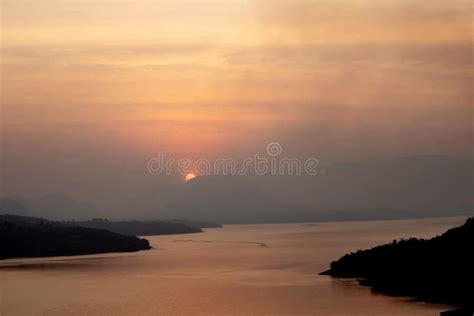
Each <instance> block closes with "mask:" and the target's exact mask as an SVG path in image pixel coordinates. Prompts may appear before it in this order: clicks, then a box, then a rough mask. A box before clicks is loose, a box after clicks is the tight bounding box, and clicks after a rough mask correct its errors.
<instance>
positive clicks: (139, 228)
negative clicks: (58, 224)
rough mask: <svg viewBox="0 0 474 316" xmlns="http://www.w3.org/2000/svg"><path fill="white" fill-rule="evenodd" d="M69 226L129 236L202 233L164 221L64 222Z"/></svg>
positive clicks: (180, 224)
mask: <svg viewBox="0 0 474 316" xmlns="http://www.w3.org/2000/svg"><path fill="white" fill-rule="evenodd" d="M62 223H64V224H67V225H75V226H80V227H87V228H98V229H105V230H109V231H111V232H115V233H118V234H123V235H129V236H150V235H171V234H190V233H202V232H203V230H202V229H201V228H199V227H193V226H188V225H185V224H182V223H174V222H164V221H117V222H115V221H113V222H112V221H108V220H106V219H102V218H96V219H93V220H90V221H70V222H62Z"/></svg>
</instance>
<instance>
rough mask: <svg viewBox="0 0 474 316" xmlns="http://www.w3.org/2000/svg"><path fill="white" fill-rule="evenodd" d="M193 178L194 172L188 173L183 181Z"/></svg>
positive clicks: (194, 176)
mask: <svg viewBox="0 0 474 316" xmlns="http://www.w3.org/2000/svg"><path fill="white" fill-rule="evenodd" d="M194 178H196V175H195V174H194V173H188V174H187V175H186V177H185V178H184V181H186V182H188V181H189V180H192V179H194Z"/></svg>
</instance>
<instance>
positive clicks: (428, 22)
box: [1, 0, 473, 198]
mask: <svg viewBox="0 0 474 316" xmlns="http://www.w3.org/2000/svg"><path fill="white" fill-rule="evenodd" d="M1 11H2V13H1V14H2V25H1V27H2V39H1V49H2V51H1V57H2V60H1V62H2V69H1V79H2V97H1V103H2V113H1V114H2V116H1V125H2V149H1V150H2V164H3V176H2V178H3V190H4V191H6V192H7V193H9V194H35V193H44V192H49V191H66V192H76V193H77V194H78V195H80V196H81V197H85V198H87V197H90V198H94V197H97V196H98V195H100V194H102V193H99V192H100V190H106V189H108V190H111V192H113V191H114V190H120V188H122V189H123V190H127V188H128V186H134V187H140V186H141V185H142V183H141V181H144V182H145V181H147V180H145V178H146V177H147V173H146V162H147V160H148V159H149V158H150V157H152V156H153V155H155V154H156V153H157V152H159V151H164V152H166V153H167V154H168V155H170V156H176V157H185V156H189V157H191V158H199V157H216V156H219V155H222V156H226V157H243V156H245V155H248V154H253V153H255V152H257V151H262V150H264V148H265V144H266V143H268V142H269V141H278V142H280V143H281V144H282V145H283V147H284V151H285V153H287V154H288V155H290V156H314V157H317V158H319V159H320V160H321V162H322V163H333V162H344V161H358V160H367V159H378V158H389V157H398V156H404V155H412V154H446V155H452V156H461V157H471V156H472V119H473V113H472V98H473V93H472V84H473V82H472V74H473V63H472V35H473V34H472V32H473V29H472V2H471V1H470V0H467V1H453V0H450V1H447V0H442V1H437V0H429V1H428V0H426V1H418V0H410V1H403V0H384V1H376V0H371V1H363V0H361V1H356V0H347V1H337V0H336V1H334V0H325V1H309V0H308V1H266V0H252V1H243V0H225V1H222V0H219V1H207V0H193V1H175V0H170V1H151V0H150V1H143V0H94V1H92V0H41V1H37V0H29V1H28V0H27V1H25V0H1ZM153 181H155V180H153ZM162 181H167V180H162ZM111 194H112V193H111Z"/></svg>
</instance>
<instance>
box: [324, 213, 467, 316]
mask: <svg viewBox="0 0 474 316" xmlns="http://www.w3.org/2000/svg"><path fill="white" fill-rule="evenodd" d="M473 249H474V218H469V219H468V220H467V221H466V223H465V224H464V225H462V226H460V227H456V228H452V229H450V230H448V231H447V232H445V233H444V234H442V235H441V236H437V237H434V238H432V239H430V240H424V239H416V238H410V239H407V240H401V241H393V243H391V244H386V245H382V246H378V247H375V248H372V249H368V250H359V251H357V252H355V253H350V254H347V255H345V256H343V257H342V258H340V259H339V260H337V261H334V262H332V263H331V268H330V269H329V270H328V271H325V272H323V273H322V274H325V275H330V276H333V277H340V278H360V279H361V280H360V284H362V285H366V286H370V287H372V289H373V290H375V291H380V292H383V293H386V294H392V295H402V296H412V297H416V298H418V299H421V300H423V301H427V302H434V303H446V304H459V305H462V306H464V308H466V311H467V309H469V310H470V314H468V313H466V315H472V314H473V313H474V309H473V305H472V304H473V302H474V301H473V296H472V295H473V294H472V285H473V284H474V269H473V267H474V256H473V255H472V254H473Z"/></svg>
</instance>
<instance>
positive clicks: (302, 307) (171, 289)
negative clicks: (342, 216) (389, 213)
mask: <svg viewBox="0 0 474 316" xmlns="http://www.w3.org/2000/svg"><path fill="white" fill-rule="evenodd" d="M463 221H464V218H459V217H456V218H442V219H425V220H404V221H378V222H351V223H322V224H276V225H273V224H272V225H229V226H225V227H224V228H222V229H207V230H206V232H205V233H202V234H189V235H171V236H151V237H147V238H148V239H149V240H150V242H151V244H152V246H153V247H154V249H153V250H149V251H141V252H137V253H127V254H103V255H90V256H77V257H56V258H36V259H12V260H3V261H0V267H1V269H0V281H1V283H0V289H1V296H0V298H1V301H0V302H1V304H0V314H1V315H2V316H3V315H25V314H26V315H28V314H39V315H83V314H96V315H150V314H193V315H196V314H214V315H231V314H312V315H438V314H439V312H440V311H442V310H445V309H446V308H447V307H446V306H439V305H431V304H424V303H420V302H413V301H411V300H410V299H408V298H393V297H388V296H384V295H380V294H374V293H372V292H371V291H370V290H369V289H368V288H364V287H360V286H358V285H357V284H356V283H355V282H354V281H351V280H338V279H332V278H330V277H327V276H319V275H318V273H319V272H321V271H323V270H325V269H327V268H328V264H329V263H330V261H331V260H334V259H337V258H339V257H340V256H341V255H343V254H344V253H346V252H349V251H353V250H357V249H359V248H366V247H372V246H375V245H378V244H380V243H386V242H391V241H392V240H393V239H395V238H402V237H410V236H415V237H431V236H434V235H437V234H439V233H442V232H443V231H445V230H446V229H448V228H450V227H453V226H456V225H459V224H461V223H463Z"/></svg>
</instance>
